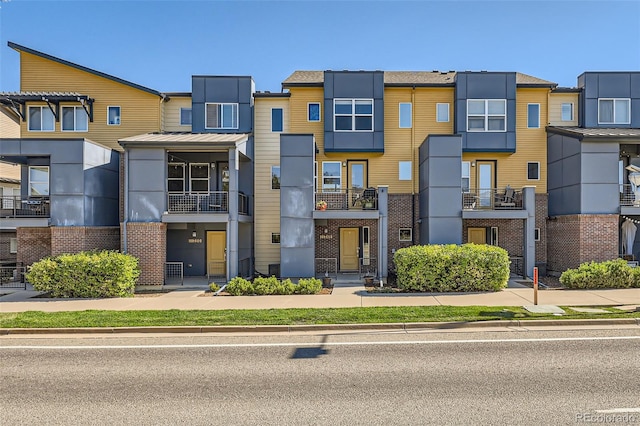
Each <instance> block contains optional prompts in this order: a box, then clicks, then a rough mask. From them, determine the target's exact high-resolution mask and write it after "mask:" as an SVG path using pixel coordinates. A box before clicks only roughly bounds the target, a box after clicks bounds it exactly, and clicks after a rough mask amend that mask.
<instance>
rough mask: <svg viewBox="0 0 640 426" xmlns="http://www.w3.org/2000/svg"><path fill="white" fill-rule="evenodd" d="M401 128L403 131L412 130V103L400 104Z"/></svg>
mask: <svg viewBox="0 0 640 426" xmlns="http://www.w3.org/2000/svg"><path fill="white" fill-rule="evenodd" d="M400 128H401V129H410V128H411V103H410V102H407V103H404V102H401V103H400Z"/></svg>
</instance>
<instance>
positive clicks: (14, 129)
mask: <svg viewBox="0 0 640 426" xmlns="http://www.w3.org/2000/svg"><path fill="white" fill-rule="evenodd" d="M19 137H20V122H19V120H18V118H17V117H16V116H15V114H13V112H11V111H7V109H6V108H4V107H0V138H19Z"/></svg>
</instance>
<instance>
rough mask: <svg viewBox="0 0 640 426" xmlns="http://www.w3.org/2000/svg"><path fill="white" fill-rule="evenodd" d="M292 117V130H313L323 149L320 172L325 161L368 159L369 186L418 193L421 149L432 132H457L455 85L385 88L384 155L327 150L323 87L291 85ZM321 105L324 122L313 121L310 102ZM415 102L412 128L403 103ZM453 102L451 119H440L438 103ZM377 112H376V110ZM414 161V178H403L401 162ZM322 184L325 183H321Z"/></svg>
mask: <svg viewBox="0 0 640 426" xmlns="http://www.w3.org/2000/svg"><path fill="white" fill-rule="evenodd" d="M290 92H291V98H290V109H289V120H290V123H291V127H290V131H291V133H313V134H314V136H315V138H316V145H317V146H318V150H319V151H320V152H319V153H318V154H316V160H317V162H318V174H321V172H322V163H323V162H324V161H340V162H345V161H347V160H365V161H367V168H368V182H367V185H368V186H373V187H376V186H378V185H388V186H389V192H390V193H413V192H417V191H418V188H417V178H418V148H419V146H420V144H421V143H422V142H423V141H424V140H425V139H426V137H427V136H428V135H429V134H451V133H452V132H453V100H454V91H453V88H416V89H412V88H389V87H387V88H385V93H384V116H385V119H384V128H385V134H384V154H380V153H360V152H357V153H335V154H334V153H325V152H324V113H325V110H324V108H331V107H332V105H324V92H323V89H322V88H291V89H290ZM311 102H317V103H320V105H321V120H320V122H309V121H308V119H307V117H308V112H307V108H308V104H309V103H311ZM401 102H409V103H412V116H413V117H412V127H411V128H409V129H405V128H402V129H401V128H400V124H399V120H400V112H399V111H400V103H401ZM437 103H446V104H449V121H448V122H436V104H437ZM374 114H375V111H374ZM400 161H411V162H412V173H413V180H406V181H404V180H402V181H401V180H400V179H399V162H400ZM346 179H347V168H346V167H343V168H342V182H343V188H344V187H348V184H347V180H346ZM317 184H318V187H320V186H321V182H318V183H317Z"/></svg>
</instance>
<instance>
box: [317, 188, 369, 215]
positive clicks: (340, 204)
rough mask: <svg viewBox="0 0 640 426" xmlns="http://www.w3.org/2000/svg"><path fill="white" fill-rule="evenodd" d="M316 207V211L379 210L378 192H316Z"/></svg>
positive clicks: (351, 189) (362, 190)
mask: <svg viewBox="0 0 640 426" xmlns="http://www.w3.org/2000/svg"><path fill="white" fill-rule="evenodd" d="M322 202H324V203H322ZM315 205H316V210H378V191H377V190H376V189H375V188H367V189H362V188H350V189H337V190H335V191H334V190H331V191H326V192H316V198H315ZM325 205H326V207H325Z"/></svg>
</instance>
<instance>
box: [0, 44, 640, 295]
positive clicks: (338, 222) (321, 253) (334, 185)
mask: <svg viewBox="0 0 640 426" xmlns="http://www.w3.org/2000/svg"><path fill="white" fill-rule="evenodd" d="M9 47H11V48H12V49H14V50H15V51H17V52H18V53H19V54H20V81H21V90H20V92H16V93H0V110H2V114H1V115H0V118H1V119H2V121H0V124H1V125H2V127H0V130H1V132H2V134H1V135H0V160H1V161H2V163H3V164H2V166H3V167H5V168H6V171H5V168H3V169H0V173H2V176H4V178H0V183H1V185H2V187H3V190H2V194H1V195H2V213H1V216H0V217H1V220H2V225H1V226H0V228H1V230H2V232H1V233H0V237H1V242H0V247H1V248H2V251H1V257H2V259H1V260H2V261H3V262H6V263H11V262H12V263H17V264H19V265H29V264H31V263H33V262H34V261H36V260H38V259H40V258H41V257H43V256H47V255H56V254H59V253H63V252H74V251H79V250H86V249H92V248H110V249H121V250H123V251H125V252H128V253H131V254H133V255H135V256H137V257H138V258H139V259H140V265H141V269H142V275H141V278H140V284H141V285H161V284H163V282H165V280H166V279H167V277H168V276H169V277H170V276H173V275H176V274H184V275H185V276H205V275H206V276H208V277H209V278H210V279H215V280H226V279H230V278H231V277H234V276H237V275H242V276H251V275H253V274H254V273H256V272H259V273H263V274H276V275H279V276H282V277H303V276H313V275H324V274H325V273H329V274H332V275H333V274H336V273H338V272H343V273H344V272H346V273H349V272H358V273H364V272H368V273H369V272H370V273H373V274H375V275H377V276H379V277H381V278H385V277H387V276H389V274H393V273H394V268H393V254H394V253H395V252H396V250H398V249H399V248H402V247H407V246H410V245H414V244H444V243H452V244H461V243H465V242H474V243H479V244H494V245H499V246H501V247H503V248H505V249H506V250H507V251H508V252H509V255H510V257H511V258H512V268H513V269H514V270H515V271H517V272H519V273H523V274H525V275H531V273H532V270H533V267H534V266H538V267H539V268H540V269H541V271H542V272H543V273H544V272H545V270H546V271H549V272H556V273H559V272H562V271H564V270H565V269H567V268H569V267H575V266H577V265H578V264H580V263H582V262H585V261H591V260H597V261H599V260H606V259H612V258H616V257H618V256H621V255H623V254H626V255H627V256H628V258H629V259H635V258H636V257H638V256H639V255H640V245H638V244H639V242H640V237H638V238H635V234H634V235H633V236H631V237H630V236H629V233H628V232H627V231H629V230H633V228H634V227H635V225H633V224H634V223H636V222H634V221H638V222H640V192H639V193H638V194H637V198H638V201H636V195H635V192H634V190H635V189H636V187H635V185H633V183H634V179H636V177H637V176H640V174H637V175H636V174H634V173H636V172H637V171H640V169H638V170H635V169H634V166H640V150H638V149H637V148H638V145H639V144H640V72H585V73H584V74H582V75H581V76H579V77H578V84H577V87H575V88H563V87H557V85H556V84H555V83H553V82H550V81H546V80H542V79H539V78H535V77H532V76H528V75H526V74H522V73H518V72H485V71H480V72H471V71H458V72H455V71H448V72H440V71H424V72H403V71H400V72H395V71H295V72H293V73H292V74H291V75H290V76H289V77H287V78H286V79H285V80H284V81H283V83H282V90H281V91H279V92H266V91H262V92H257V91H256V90H255V84H254V81H253V79H252V78H251V77H250V76H215V75H212V76H209V75H206V76H193V77H192V90H191V92H190V93H161V92H159V91H156V90H153V89H149V88H146V87H143V86H140V85H138V84H135V83H131V82H128V81H125V80H122V79H120V78H117V77H114V76H111V75H107V74H104V73H102V72H99V71H95V70H92V69H89V68H87V67H84V66H81V65H77V64H74V63H71V62H68V61H65V60H63V59H60V58H57V57H54V56H51V55H48V54H45V53H42V52H39V51H36V50H34V49H31V48H28V47H25V46H21V45H18V44H15V43H11V42H10V43H9ZM9 170H11V171H13V173H14V175H13V177H11V176H6V175H8V174H9V173H10V171H9ZM16 170H19V173H16ZM638 183H639V184H640V178H639V179H638ZM623 225H624V226H623ZM623 229H625V231H624V232H623Z"/></svg>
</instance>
